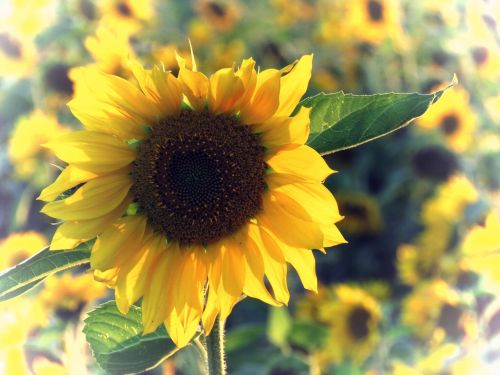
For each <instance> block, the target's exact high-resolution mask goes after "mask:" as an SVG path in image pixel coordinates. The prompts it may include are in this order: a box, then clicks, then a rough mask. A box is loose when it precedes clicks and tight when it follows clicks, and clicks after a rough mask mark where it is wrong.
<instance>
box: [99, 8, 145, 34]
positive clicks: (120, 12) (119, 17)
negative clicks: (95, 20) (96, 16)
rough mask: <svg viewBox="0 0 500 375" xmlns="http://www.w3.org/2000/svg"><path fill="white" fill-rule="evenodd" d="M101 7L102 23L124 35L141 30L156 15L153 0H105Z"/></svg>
mask: <svg viewBox="0 0 500 375" xmlns="http://www.w3.org/2000/svg"><path fill="white" fill-rule="evenodd" d="M99 8H100V14H101V15H102V18H101V20H100V22H101V24H102V25H106V27H108V28H109V29H111V30H113V31H114V32H115V33H116V34H118V35H123V36H130V35H133V34H136V33H137V32H139V31H140V30H141V29H142V26H143V24H142V23H143V22H145V21H150V20H151V18H152V17H153V15H154V8H153V2H152V0H103V1H99Z"/></svg>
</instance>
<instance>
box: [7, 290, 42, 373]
mask: <svg viewBox="0 0 500 375" xmlns="http://www.w3.org/2000/svg"><path fill="white" fill-rule="evenodd" d="M0 322H1V323H2V324H0V373H2V374H16V375H31V372H30V371H29V368H28V364H27V361H26V357H25V354H24V348H23V345H24V344H25V342H26V341H27V340H28V337H29V335H30V333H31V332H32V331H33V330H34V329H36V328H39V327H42V326H44V325H45V324H46V323H47V315H46V313H45V311H44V310H43V308H42V307H41V306H40V304H39V303H38V302H37V301H36V300H32V299H29V298H26V297H21V298H16V299H14V300H11V301H9V302H8V303H5V302H0Z"/></svg>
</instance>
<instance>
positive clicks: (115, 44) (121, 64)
mask: <svg viewBox="0 0 500 375" xmlns="http://www.w3.org/2000/svg"><path fill="white" fill-rule="evenodd" d="M84 45H85V48H86V49H87V51H88V52H89V54H90V55H91V56H92V58H93V59H94V61H95V64H96V66H97V67H98V68H99V69H100V70H101V71H103V72H104V73H108V74H114V75H118V76H120V77H124V78H128V77H130V75H131V72H130V70H129V68H128V66H127V61H128V58H129V57H132V58H133V57H134V51H133V49H132V46H131V45H130V42H129V37H128V35H127V34H122V33H118V32H115V31H112V30H110V29H107V28H104V27H99V28H98V29H97V31H96V34H95V36H94V35H92V36H88V37H87V38H85V41H84ZM73 74H74V73H72V74H71V78H73V79H74V77H73Z"/></svg>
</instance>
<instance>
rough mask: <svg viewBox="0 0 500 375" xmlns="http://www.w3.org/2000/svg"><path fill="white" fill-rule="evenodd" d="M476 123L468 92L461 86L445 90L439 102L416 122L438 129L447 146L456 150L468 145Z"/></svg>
mask: <svg viewBox="0 0 500 375" xmlns="http://www.w3.org/2000/svg"><path fill="white" fill-rule="evenodd" d="M476 123H477V118H476V114H475V113H474V110H473V109H472V108H471V106H470V104H469V93H468V92H467V91H466V90H465V89H463V88H461V87H452V88H451V89H450V90H447V91H446V92H445V93H444V94H443V97H442V98H441V99H440V100H439V102H438V103H436V105H433V106H432V108H430V109H429V110H428V111H427V112H426V113H425V114H424V115H423V116H422V117H420V118H419V119H418V124H419V125H420V126H421V127H423V128H425V129H439V130H440V131H441V132H442V134H443V136H444V138H445V140H446V142H447V144H448V145H449V147H450V148H451V149H452V150H454V151H456V152H463V151H465V150H466V149H467V148H468V147H469V145H470V143H471V140H472V139H473V134H474V131H475V129H476Z"/></svg>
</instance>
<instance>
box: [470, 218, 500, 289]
mask: <svg viewBox="0 0 500 375" xmlns="http://www.w3.org/2000/svg"><path fill="white" fill-rule="evenodd" d="M499 233H500V216H499V215H498V213H495V212H491V213H489V214H488V216H487V217H486V222H485V224H484V226H479V225H478V226H476V227H474V228H472V230H471V231H470V232H469V233H468V234H467V236H466V238H465V240H464V242H463V243H462V245H461V253H462V256H463V264H464V267H465V268H467V269H470V270H472V271H474V272H477V273H479V274H481V275H483V276H484V277H485V278H486V281H487V282H488V284H489V285H490V286H491V287H492V288H494V289H495V290H498V288H499V286H500V237H499Z"/></svg>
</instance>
